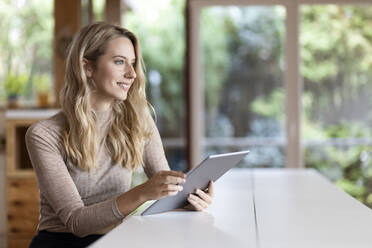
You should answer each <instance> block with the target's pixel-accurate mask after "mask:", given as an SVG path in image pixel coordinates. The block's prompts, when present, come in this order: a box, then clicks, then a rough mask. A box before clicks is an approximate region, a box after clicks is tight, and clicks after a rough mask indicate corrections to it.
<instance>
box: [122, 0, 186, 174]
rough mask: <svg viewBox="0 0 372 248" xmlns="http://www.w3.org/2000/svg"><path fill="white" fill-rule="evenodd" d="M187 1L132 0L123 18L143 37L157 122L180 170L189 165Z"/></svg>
mask: <svg viewBox="0 0 372 248" xmlns="http://www.w3.org/2000/svg"><path fill="white" fill-rule="evenodd" d="M184 4H185V2H184V0H162V1H151V0H143V1H131V2H130V5H129V7H130V8H129V9H127V10H126V11H125V15H124V18H123V19H124V27H126V28H128V29H129V30H131V31H133V32H134V33H135V34H136V35H137V36H138V38H139V40H140V43H141V47H142V54H143V58H144V61H145V64H146V76H147V96H148V100H149V102H150V103H151V104H152V105H153V107H154V108H155V111H156V119H157V122H156V124H157V127H158V128H159V131H160V134H161V136H162V140H163V144H164V147H165V152H166V156H167V158H168V162H169V165H170V167H171V168H172V169H177V170H185V169H186V163H185V152H183V151H184V150H185V142H184V137H185V117H184V116H185V112H184V110H185V104H184V96H183V78H184V77H183V63H184V52H185V39H184V37H185V35H184V17H183V9H184ZM144 16H145V17H146V18H144ZM169 51H172V52H169Z"/></svg>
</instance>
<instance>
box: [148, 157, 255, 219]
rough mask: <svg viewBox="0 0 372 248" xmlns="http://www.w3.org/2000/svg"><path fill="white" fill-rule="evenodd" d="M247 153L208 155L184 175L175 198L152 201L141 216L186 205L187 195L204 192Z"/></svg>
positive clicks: (169, 197)
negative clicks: (180, 189) (180, 187)
mask: <svg viewBox="0 0 372 248" xmlns="http://www.w3.org/2000/svg"><path fill="white" fill-rule="evenodd" d="M248 153H249V151H242V152H232V153H224V154H218V155H210V156H208V157H207V158H206V159H204V160H203V161H202V162H201V163H200V164H199V165H198V166H197V167H195V168H193V169H192V170H190V171H189V172H188V173H187V174H186V182H185V184H183V185H182V186H183V190H182V191H180V192H178V194H177V195H175V196H168V197H165V198H162V199H160V200H157V201H154V202H153V203H152V204H151V205H150V206H149V207H147V209H146V210H144V211H143V212H142V214H141V215H143V216H144V215H150V214H157V213H162V212H166V211H169V210H173V209H176V208H182V207H184V206H185V205H186V203H187V196H188V194H191V193H195V189H201V190H205V189H206V188H207V187H208V184H209V181H213V182H215V181H217V179H218V178H220V177H221V176H222V175H223V174H225V173H226V172H227V171H228V170H229V169H231V168H232V167H234V166H235V165H237V164H238V163H239V162H240V161H241V160H242V159H243V158H244V157H245V156H246V155H247V154H248Z"/></svg>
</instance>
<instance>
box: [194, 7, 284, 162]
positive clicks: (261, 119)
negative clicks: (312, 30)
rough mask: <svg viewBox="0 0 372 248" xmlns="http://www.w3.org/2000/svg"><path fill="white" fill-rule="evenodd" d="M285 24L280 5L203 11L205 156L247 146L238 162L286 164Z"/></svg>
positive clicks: (210, 8) (207, 9) (282, 9)
mask: <svg viewBox="0 0 372 248" xmlns="http://www.w3.org/2000/svg"><path fill="white" fill-rule="evenodd" d="M284 22H285V8H283V7H282V6H270V7H261V6H251V7H235V6H229V7H208V8H204V9H203V10H202V12H201V43H202V44H201V47H202V66H203V75H202V78H203V79H204V88H205V107H204V114H205V115H204V118H205V123H204V124H205V146H204V153H205V155H206V154H209V153H216V152H228V151H237V150H244V149H250V150H251V153H250V154H249V155H248V156H247V158H246V161H245V162H244V163H243V165H242V166H258V167H273V166H275V167H282V166H284V160H285V159H284V157H285V151H284V149H283V147H284V144H285V138H286V135H285V125H284V123H285V111H284V97H285V94H284V93H285V92H284V80H283V76H284V72H283V70H284V69H283V68H284V61H283V60H284V57H283V43H284V31H285V24H284ZM273 157H275V159H272V158H273Z"/></svg>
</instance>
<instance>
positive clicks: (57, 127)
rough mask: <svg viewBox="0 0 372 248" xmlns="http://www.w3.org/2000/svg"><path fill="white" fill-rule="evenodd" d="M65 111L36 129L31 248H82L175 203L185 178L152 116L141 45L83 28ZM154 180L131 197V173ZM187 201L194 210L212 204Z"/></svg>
mask: <svg viewBox="0 0 372 248" xmlns="http://www.w3.org/2000/svg"><path fill="white" fill-rule="evenodd" d="M60 101H61V105H62V111H61V112H59V113H58V114H56V115H55V116H53V117H51V118H49V119H47V120H43V121H40V122H38V123H36V124H34V125H32V126H31V127H30V128H29V130H28V131H27V134H26V144H27V148H28V152H29V155H30V158H31V161H32V164H33V167H34V169H35V172H36V176H37V181H38V185H39V190H40V221H39V225H38V230H39V232H38V235H36V236H35V237H34V238H33V241H32V242H31V247H83V246H87V245H88V244H90V243H92V242H93V241H95V240H96V239H98V238H99V237H101V236H102V234H104V233H106V232H108V231H109V230H111V229H112V228H113V227H115V226H116V225H118V224H120V223H121V221H122V220H123V218H124V217H125V216H127V215H128V214H129V213H131V212H132V211H133V210H135V209H136V208H137V207H139V206H140V205H141V204H142V203H144V202H146V201H148V200H157V199H160V198H163V197H166V196H171V195H176V194H177V193H178V192H179V191H181V190H182V184H183V183H184V182H185V180H186V178H185V174H183V173H182V172H177V171H171V170H169V166H168V163H167V160H166V158H165V155H164V151H163V147H162V143H161V140H160V135H159V132H158V130H157V128H156V126H155V123H154V121H153V120H152V117H151V115H150V112H149V109H148V103H147V100H146V95H145V75H144V72H143V69H142V57H141V51H140V46H139V42H138V40H137V38H136V36H135V35H134V34H133V33H131V32H130V31H128V30H126V29H124V28H121V27H119V26H114V25H110V24H107V23H95V24H91V25H89V26H87V27H84V28H83V29H82V30H81V31H80V32H79V33H78V34H77V35H76V37H75V38H74V40H73V42H72V44H71V47H70V49H69V53H68V57H67V67H66V76H65V85H64V88H63V89H62V91H61V94H60ZM140 165H143V167H144V171H145V173H146V174H147V176H148V178H150V179H149V180H148V181H147V182H145V183H144V184H141V185H139V186H137V187H135V188H132V189H130V184H131V175H132V171H133V170H135V169H136V168H137V167H138V166H140ZM212 195H213V183H212V182H211V183H210V184H209V187H208V190H207V191H205V192H204V191H201V190H197V191H196V195H193V194H191V195H190V196H189V197H188V202H189V205H188V206H187V207H186V208H188V209H193V210H198V211H201V210H204V209H205V208H207V207H208V205H209V204H211V202H212V197H213V196H212Z"/></svg>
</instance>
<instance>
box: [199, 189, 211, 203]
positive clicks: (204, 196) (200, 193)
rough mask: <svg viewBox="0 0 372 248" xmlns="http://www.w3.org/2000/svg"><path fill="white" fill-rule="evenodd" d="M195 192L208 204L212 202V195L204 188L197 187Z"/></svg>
mask: <svg viewBox="0 0 372 248" xmlns="http://www.w3.org/2000/svg"><path fill="white" fill-rule="evenodd" d="M195 193H196V194H198V196H199V197H200V198H201V199H202V200H203V201H205V202H206V203H207V204H208V205H210V204H212V197H211V196H210V195H208V194H207V193H205V192H204V191H203V190H200V189H196V191H195Z"/></svg>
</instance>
